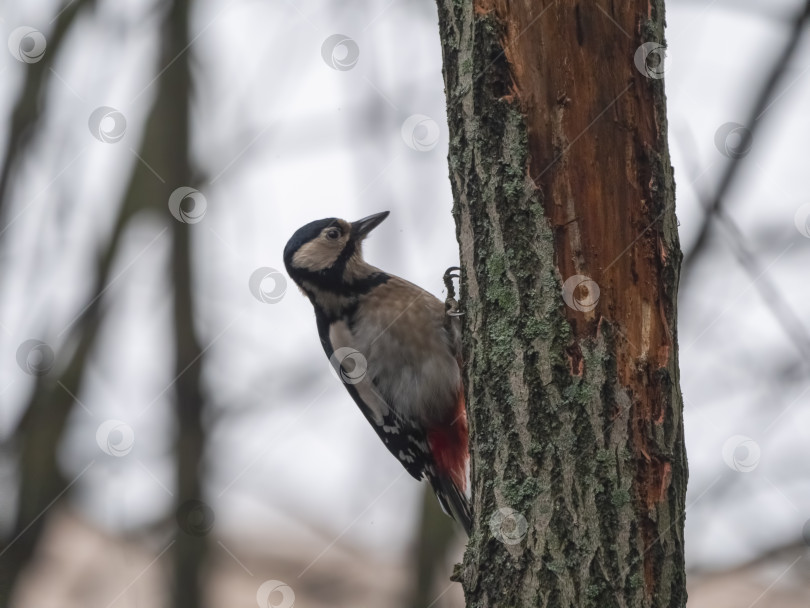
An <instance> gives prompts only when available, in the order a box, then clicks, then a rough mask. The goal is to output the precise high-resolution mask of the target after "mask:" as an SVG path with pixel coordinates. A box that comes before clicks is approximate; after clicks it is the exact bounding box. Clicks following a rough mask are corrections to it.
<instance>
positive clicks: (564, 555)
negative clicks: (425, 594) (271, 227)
mask: <svg viewBox="0 0 810 608" xmlns="http://www.w3.org/2000/svg"><path fill="white" fill-rule="evenodd" d="M438 7H439V22H440V31H441V37H442V50H443V55H444V76H445V88H446V93H447V107H448V121H449V127H450V155H449V160H450V179H451V183H452V188H453V194H454V215H455V218H456V225H457V232H458V234H457V236H458V239H459V243H460V246H461V265H462V269H463V285H462V286H463V291H462V308H463V310H464V311H465V312H466V315H465V316H464V317H463V319H464V356H465V363H466V370H465V382H466V384H467V395H468V403H467V407H468V415H469V419H470V428H471V445H470V449H471V455H472V484H473V508H474V512H475V514H474V533H473V536H472V538H471V539H470V543H469V546H468V550H467V554H466V556H465V560H464V564H463V565H462V567H461V569H460V571H459V572H458V576H459V578H460V580H461V581H462V583H463V586H464V589H465V594H466V596H467V604H468V606H471V607H481V608H483V607H488V608H489V607H496V606H498V607H500V606H503V607H506V606H509V607H519V606H555V607H558V606H559V607H563V606H566V607H567V606H572V607H573V606H576V607H578V608H581V607H589V606H594V607H596V606H598V607H600V608H604V607H608V606H621V607H625V606H628V607H629V606H632V607H636V606H639V607H641V606H644V607H663V606H684V605H685V603H686V590H685V573H684V562H683V521H684V497H685V492H686V480H687V466H686V455H685V451H684V442H683V425H682V398H681V394H680V388H679V376H678V359H677V336H676V295H677V285H678V274H679V267H680V261H681V253H680V248H679V244H678V235H677V220H676V218H675V209H674V198H675V195H674V182H673V176H672V168H671V166H670V160H669V152H668V147H667V123H666V105H665V96H664V87H663V80H661V79H660V76H661V73H660V72H661V66H660V65H659V64H658V61H659V60H661V59H662V53H661V51H660V49H659V47H658V45H663V27H664V7H663V2H662V1H661V0H652V1H651V2H648V1H647V0H645V1H643V2H642V1H641V0H631V1H629V2H623V3H610V2H608V3H605V4H604V5H600V4H596V3H584V2H573V1H564V0H558V1H556V2H551V1H549V0H543V1H540V2H507V1H505V0H476V1H475V2H458V1H453V0H438ZM642 45H643V46H642ZM578 275H580V276H581V277H582V278H579V279H576V278H575V279H572V280H570V281H569V280H568V279H570V278H571V277H576V276H578ZM564 296H565V297H564ZM566 298H567V300H568V304H566ZM597 298H598V301H596V299H597ZM594 303H595V306H593V304H594Z"/></svg>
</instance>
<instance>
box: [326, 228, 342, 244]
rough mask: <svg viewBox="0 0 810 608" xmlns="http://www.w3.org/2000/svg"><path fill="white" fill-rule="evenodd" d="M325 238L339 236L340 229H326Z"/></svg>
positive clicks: (330, 238) (331, 238) (332, 238)
mask: <svg viewBox="0 0 810 608" xmlns="http://www.w3.org/2000/svg"><path fill="white" fill-rule="evenodd" d="M326 238H328V239H329V240H330V241H334V240H335V239H338V238H340V230H338V229H337V228H330V229H329V230H327V231H326Z"/></svg>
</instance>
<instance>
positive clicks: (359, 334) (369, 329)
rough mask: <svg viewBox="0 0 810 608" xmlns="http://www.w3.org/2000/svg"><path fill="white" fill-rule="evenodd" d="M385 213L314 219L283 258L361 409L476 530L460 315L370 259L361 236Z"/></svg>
mask: <svg viewBox="0 0 810 608" xmlns="http://www.w3.org/2000/svg"><path fill="white" fill-rule="evenodd" d="M386 217H388V211H383V212H382V213H377V214H374V215H370V216H368V217H366V218H363V219H361V220H358V221H356V222H347V221H345V220H342V219H338V218H326V219H322V220H317V221H314V222H310V223H309V224H307V225H306V226H303V227H302V228H299V229H298V230H297V231H296V232H295V234H293V236H292V238H290V240H289V241H288V242H287V245H286V247H285V248H284V265H285V266H286V268H287V273H288V274H289V275H290V278H292V280H293V281H295V283H296V284H297V285H298V287H299V288H300V289H301V291H302V292H303V293H304V295H306V296H307V297H308V298H309V300H310V302H311V303H312V306H313V307H314V308H315V320H316V323H317V327H318V335H319V336H320V339H321V345H322V346H323V350H324V352H325V353H326V356H327V357H328V358H329V360H330V362H331V363H332V365H333V367H334V368H335V371H336V372H337V373H338V376H339V377H340V378H341V380H343V383H344V386H345V387H346V390H347V391H348V392H349V394H350V395H351V397H352V399H354V401H355V403H356V404H357V405H358V407H359V408H360V411H361V412H362V413H363V415H364V416H365V418H366V419H367V420H368V421H369V423H371V426H372V427H373V428H374V430H375V431H376V432H377V435H379V437H380V439H382V441H383V443H384V444H385V447H387V448H388V450H389V451H390V452H391V454H393V455H394V456H395V457H396V458H397V459H398V460H399V462H400V463H401V464H402V466H403V467H405V469H406V470H407V471H408V473H410V474H411V475H412V476H413V477H414V478H416V479H417V480H421V479H423V478H424V479H427V480H428V482H430V484H431V486H432V487H433V490H434V491H435V492H436V496H437V498H438V499H439V503H440V504H441V506H442V509H443V510H444V512H445V513H447V514H448V515H449V516H451V517H452V518H454V519H455V520H456V521H458V522H459V523H461V525H462V526H463V527H464V530H465V531H466V532H467V535H468V536H469V534H470V528H471V512H470V504H469V502H468V499H467V495H466V491H467V485H468V484H467V472H468V463H469V452H468V448H467V435H468V433H467V414H466V409H465V401H464V388H463V384H462V381H461V360H460V355H459V353H460V347H459V344H460V330H459V323H458V318H457V317H453V316H448V315H447V314H446V312H445V305H444V304H443V303H442V302H440V301H439V300H438V299H437V298H436V297H435V296H433V295H431V294H430V293H428V292H427V291H425V290H424V289H421V288H420V287H417V286H416V285H414V284H413V283H409V282H408V281H406V280H404V279H401V278H399V277H397V276H394V275H392V274H389V273H386V272H383V271H382V270H380V269H379V268H376V267H374V266H372V265H371V264H369V263H367V262H366V261H365V260H364V259H363V253H362V249H361V245H362V243H363V240H364V239H365V238H366V237H367V236H368V234H369V233H370V232H371V231H372V230H373V229H374V228H376V227H377V226H379V225H380V223H382V221H383V220H384V219H385V218H386ZM451 314H452V313H451Z"/></svg>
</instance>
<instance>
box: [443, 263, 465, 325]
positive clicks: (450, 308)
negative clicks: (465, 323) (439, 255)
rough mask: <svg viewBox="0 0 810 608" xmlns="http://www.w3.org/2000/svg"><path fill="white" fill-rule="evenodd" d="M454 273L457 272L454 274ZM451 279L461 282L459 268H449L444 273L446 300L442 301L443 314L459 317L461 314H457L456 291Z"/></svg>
mask: <svg viewBox="0 0 810 608" xmlns="http://www.w3.org/2000/svg"><path fill="white" fill-rule="evenodd" d="M454 271H458V274H456V273H455V272H454ZM453 279H458V280H459V281H461V268H459V267H458V266H451V267H450V268H448V269H447V270H445V271H444V277H443V280H444V286H445V287H446V288H447V298H446V299H445V301H444V312H445V313H446V314H447V315H448V316H450V317H460V316H461V315H463V314H464V313H463V312H459V310H458V308H459V305H458V300H456V289H455V287H454V286H453Z"/></svg>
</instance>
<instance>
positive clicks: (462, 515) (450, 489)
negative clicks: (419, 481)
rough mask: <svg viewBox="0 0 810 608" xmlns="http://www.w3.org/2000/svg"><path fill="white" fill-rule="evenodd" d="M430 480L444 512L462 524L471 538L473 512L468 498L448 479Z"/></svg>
mask: <svg viewBox="0 0 810 608" xmlns="http://www.w3.org/2000/svg"><path fill="white" fill-rule="evenodd" d="M428 480H429V481H430V485H431V486H433V491H434V492H436V498H438V499H439V504H440V505H441V507H442V511H444V512H445V513H446V514H447V515H449V516H450V517H452V518H453V519H455V520H456V521H457V522H458V523H460V524H461V525H462V526H463V527H464V531H465V532H466V533H467V536H468V537H469V536H470V533H471V531H472V511H471V510H470V502H469V501H468V500H467V497H466V496H465V495H464V493H463V492H462V491H461V490H459V489H458V486H456V484H455V483H453V481H452V480H451V479H449V478H448V477H445V476H443V475H437V476H435V477H434V476H430V477H428Z"/></svg>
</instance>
